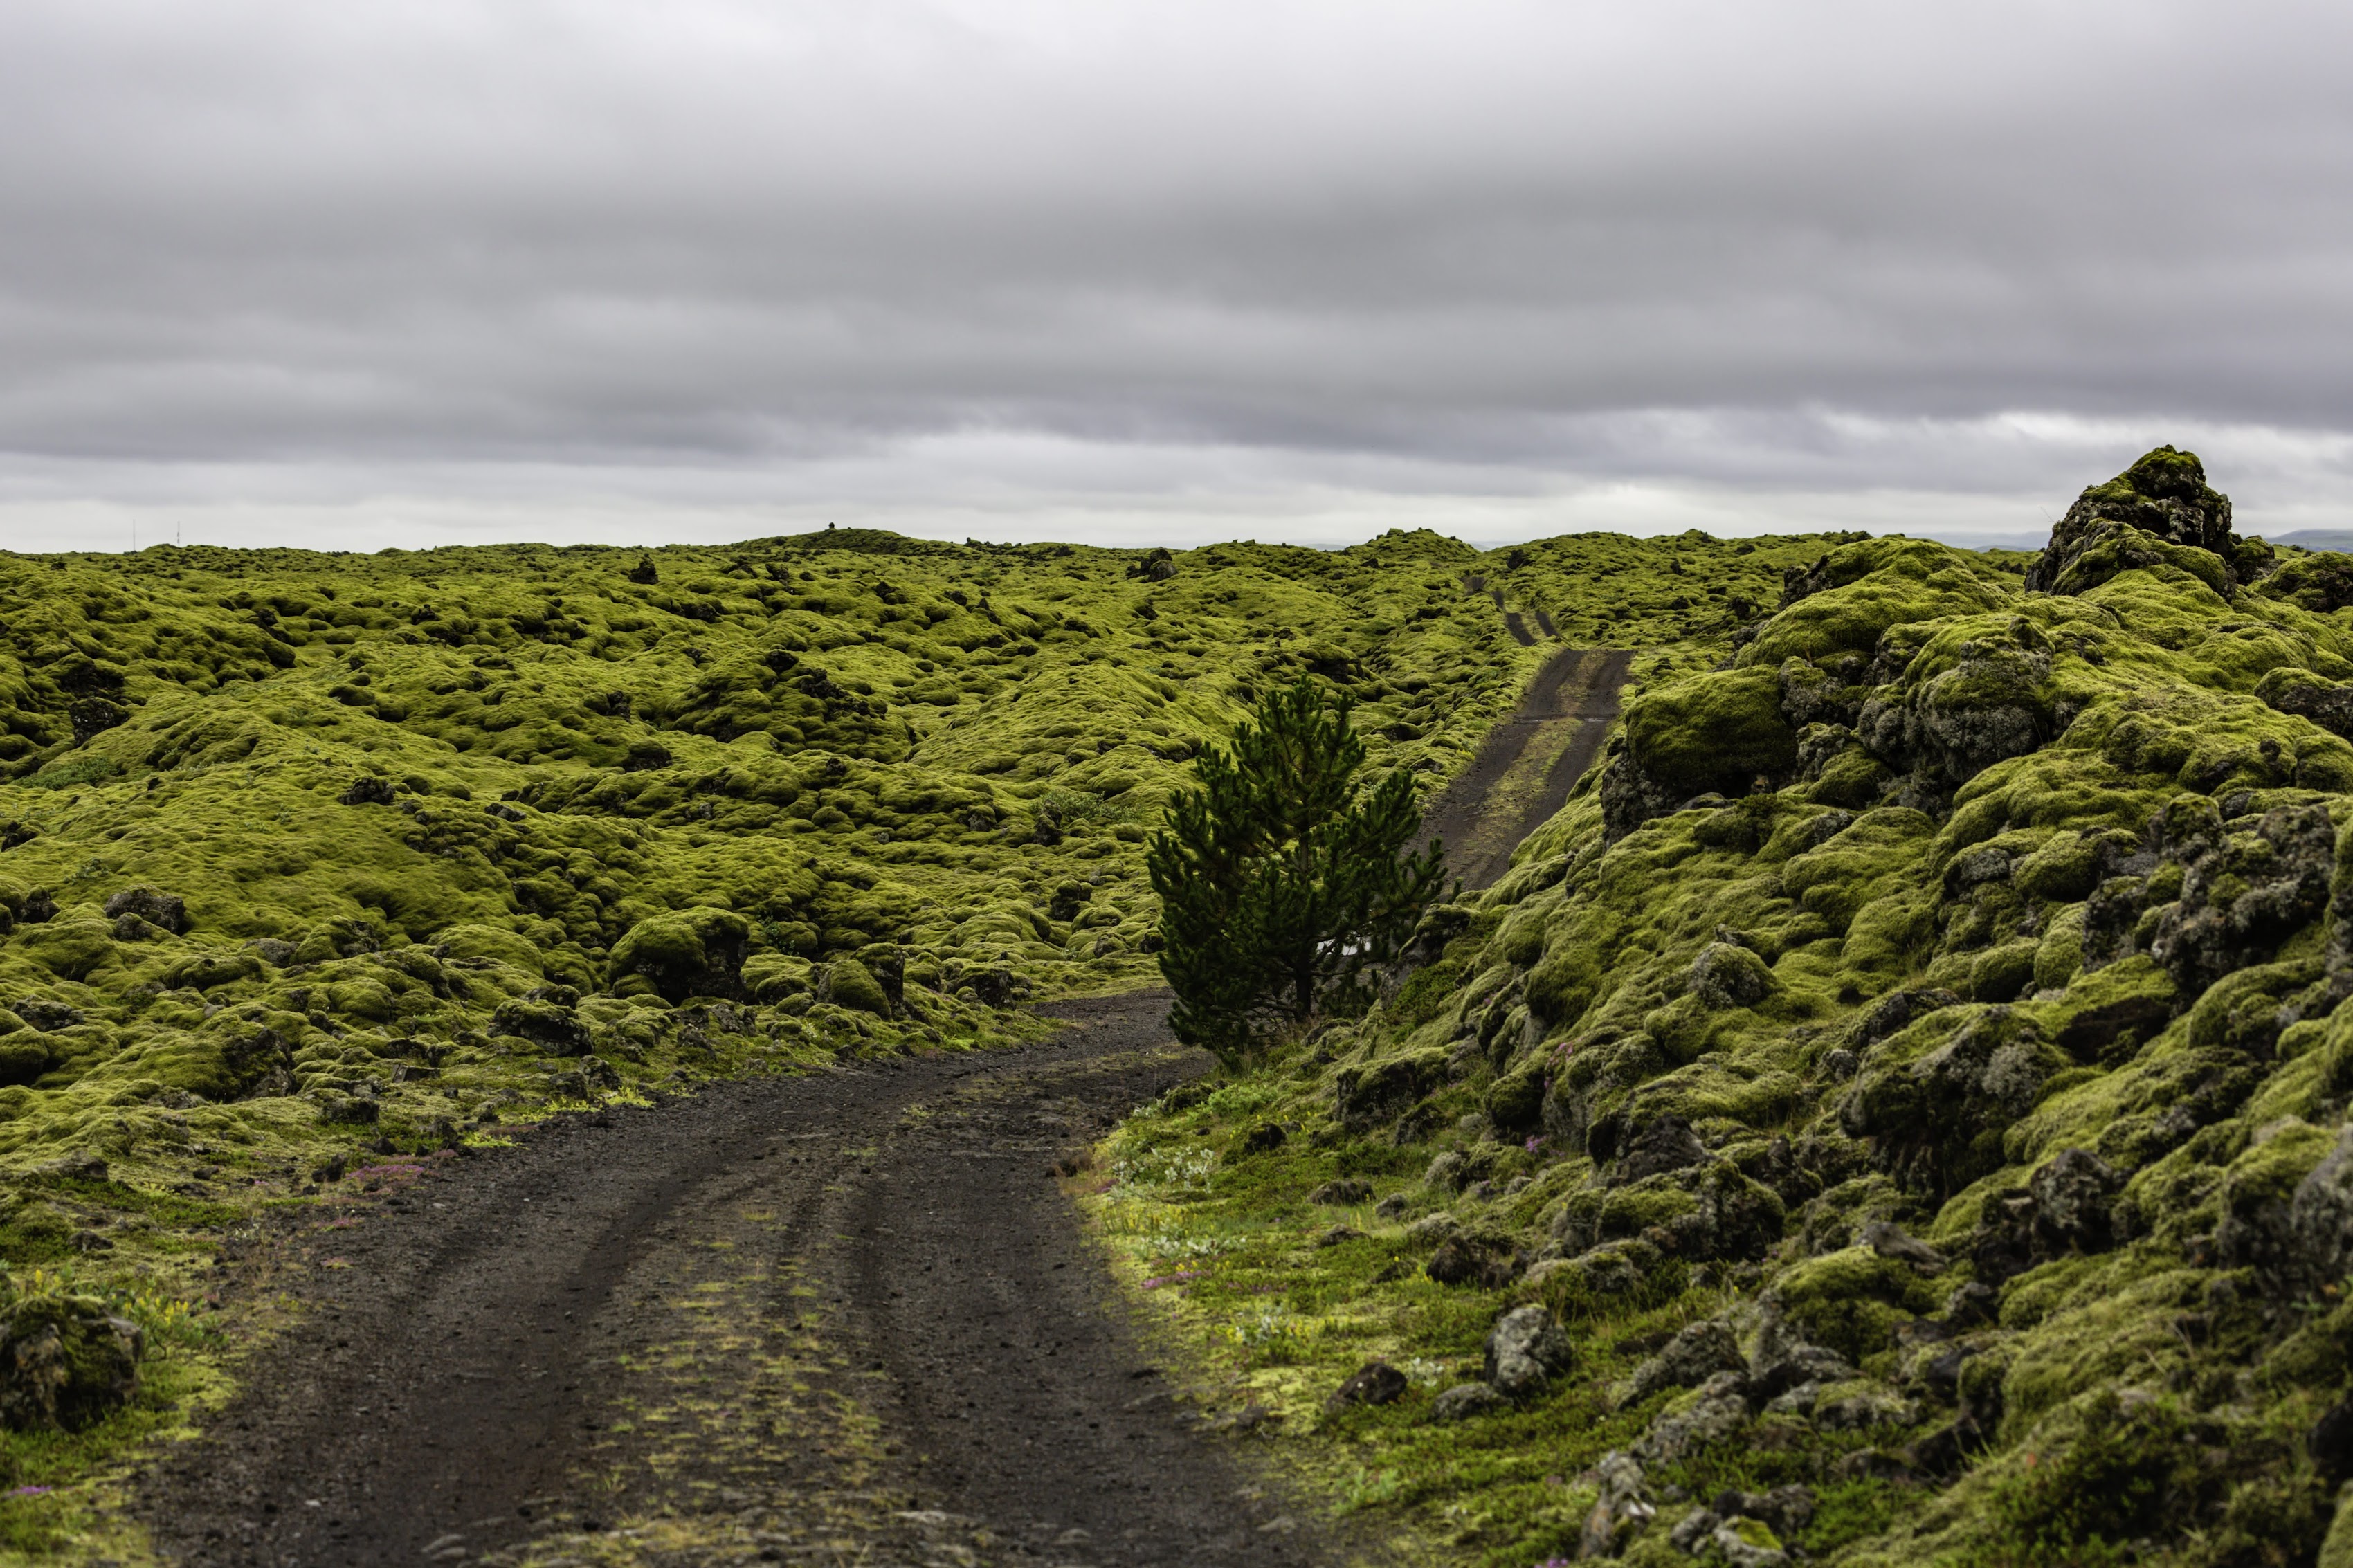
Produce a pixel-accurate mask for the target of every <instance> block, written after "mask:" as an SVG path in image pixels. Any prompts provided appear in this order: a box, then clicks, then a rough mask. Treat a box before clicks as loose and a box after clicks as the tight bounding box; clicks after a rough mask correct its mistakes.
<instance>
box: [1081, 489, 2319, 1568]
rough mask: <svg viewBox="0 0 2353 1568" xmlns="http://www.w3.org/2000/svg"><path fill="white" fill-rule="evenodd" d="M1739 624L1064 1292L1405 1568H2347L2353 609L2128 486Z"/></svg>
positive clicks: (1225, 1109)
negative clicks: (1222, 1397)
mask: <svg viewBox="0 0 2353 1568" xmlns="http://www.w3.org/2000/svg"><path fill="white" fill-rule="evenodd" d="M1761 607H1762V608H1763V609H1764V610H1765V611H1766V613H1764V614H1762V615H1761V616H1755V617H1748V618H1746V619H1745V621H1744V624H1742V625H1741V626H1739V628H1738V629H1737V630H1736V631H1732V630H1730V629H1729V628H1727V631H1726V634H1725V635H1723V636H1722V637H1719V638H1718V639H1717V640H1716V642H1715V646H1714V647H1713V648H1712V649H1711V650H1710V651H1711V653H1712V655H1713V657H1712V658H1707V659H1706V660H1705V661H1704V666H1705V667H1704V668H1693V667H1692V666H1691V665H1690V664H1687V663H1679V664H1678V665H1677V667H1676V675H1675V678H1673V679H1656V680H1653V681H1651V682H1649V683H1646V684H1645V686H1644V687H1643V689H1641V690H1640V691H1639V692H1637V693H1636V694H1634V695H1633V696H1632V697H1631V698H1630V700H1629V701H1628V703H1627V705H1626V708H1625V710H1624V714H1623V721H1622V728H1621V731H1620V736H1619V738H1618V740H1617V741H1616V742H1614V743H1613V744H1612V746H1611V747H1610V751H1609V756H1608V757H1607V758H1606V760H1605V761H1604V763H1602V764H1601V765H1599V766H1598V767H1597V768H1596V769H1594V770H1593V771H1592V772H1591V773H1589V774H1588V776H1587V777H1586V778H1585V779H1584V780H1583V781H1582V783H1581V784H1579V785H1578V786H1577V790H1576V792H1575V794H1574V795H1573V796H1572V798H1571V800H1570V802H1569V803H1568V805H1567V806H1566V807H1565V808H1564V809H1563V810H1562V811H1561V812H1560V813H1559V815H1558V816H1556V818H1555V819H1554V820H1553V821H1552V822H1551V823H1549V824H1548V825H1547V826H1545V827H1544V828H1543V829H1542V830H1541V831H1539V832H1537V833H1535V835H1534V836H1532V837H1529V838H1528V839H1527V840H1526V842H1525V844H1523V846H1522V847H1521V848H1520V850H1519V852H1518V854H1517V856H1516V858H1515V862H1514V868H1513V870H1512V871H1511V873H1510V874H1509V875H1508V876H1507V877H1505V878H1504V879H1503V880H1502V881H1501V882H1500V883H1499V884H1498V885H1496V886H1495V887H1493V889H1489V890H1487V891H1485V892H1484V893H1481V894H1477V895H1473V896H1469V897H1465V898H1463V899H1461V900H1459V901H1455V902H1451V903H1449V904H1444V905H1440V907H1438V908H1437V909H1435V910H1432V911H1431V913H1430V915H1429V916H1428V917H1427V918H1426V919H1425V920H1424V921H1423V922H1422V924H1421V926H1420V929H1419V934H1418V936H1417V938H1416V941H1415V944H1414V946H1413V948H1412V950H1411V951H1410V952H1409V962H1408V963H1405V964H1403V965H1400V966H1398V968H1397V969H1396V970H1394V971H1393V972H1392V973H1391V974H1390V976H1389V978H1388V984H1386V985H1385V986H1384V987H1383V988H1382V991H1381V994H1380V996H1379V998H1378V1000H1377V1002H1375V1003H1374V1004H1373V1005H1371V1006H1370V1007H1369V1009H1368V1010H1366V1012H1365V1013H1364V1014H1363V1016H1357V1017H1335V1018H1329V1019H1326V1020H1324V1021H1321V1022H1319V1023H1317V1024H1315V1025H1314V1026H1310V1027H1306V1028H1302V1029H1294V1030H1291V1031H1289V1032H1287V1033H1284V1034H1281V1035H1277V1036H1274V1037H1270V1038H1269V1039H1268V1040H1267V1041H1266V1042H1265V1055H1264V1056H1263V1058H1262V1059H1261V1061H1260V1063H1259V1064H1258V1065H1257V1066H1255V1067H1254V1068H1251V1069H1250V1070H1248V1071H1245V1072H1240V1073H1236V1074H1231V1075H1229V1076H1227V1077H1226V1078H1224V1079H1219V1080H1210V1081H1204V1082H1201V1083H1199V1084H1197V1085H1191V1086H1187V1087H1186V1088H1184V1089H1179V1090H1176V1091H1174V1092H1172V1093H1170V1094H1169V1095H1168V1096H1166V1098H1165V1099H1164V1100H1162V1101H1161V1102H1159V1103H1158V1104H1157V1105H1155V1106H1154V1107H1152V1108H1151V1109H1150V1110H1147V1111H1145V1112H1144V1113H1142V1114H1139V1115H1137V1116H1136V1117H1134V1118H1133V1119H1132V1120H1131V1121H1129V1122H1128V1123H1126V1124H1125V1125H1124V1127H1123V1129H1122V1130H1121V1131H1119V1132H1118V1133H1117V1134H1116V1135H1115V1136H1113V1138H1112V1139H1111V1140H1110V1141H1109V1142H1108V1143H1107V1144H1106V1146H1105V1147H1104V1148H1103V1150H1102V1151H1101V1153H1100V1160H1101V1166H1100V1171H1099V1173H1098V1180H1097V1181H1096V1183H1095V1187H1096V1189H1097V1190H1096V1192H1095V1194H1094V1196H1093V1197H1092V1199H1091V1202H1092V1205H1093V1206H1094V1210H1095V1212H1096V1214H1097V1215H1098V1216H1099V1219H1100V1221H1101V1225H1102V1227H1103V1234H1104V1236H1105V1237H1106V1240H1107V1242H1108V1243H1109V1245H1110V1246H1111V1247H1112V1248H1113V1252H1114V1255H1115V1256H1116V1258H1118V1260H1119V1266H1120V1267H1121V1268H1123V1269H1124V1270H1125V1271H1126V1272H1127V1274H1128V1275H1129V1277H1130V1278H1131V1279H1132V1281H1133V1282H1134V1286H1135V1288H1136V1289H1137V1290H1138V1292H1139V1295H1140V1296H1141V1298H1142V1299H1143V1300H1145V1301H1147V1302H1150V1303H1152V1304H1153V1306H1154V1308H1155V1310H1157V1311H1158V1313H1159V1314H1160V1316H1161V1318H1162V1321H1164V1323H1165V1324H1166V1328H1167V1330H1168V1331H1169V1332H1171V1333H1172V1334H1174V1335H1176V1336H1177V1337H1178V1338H1179V1339H1181V1340H1184V1341H1186V1342H1188V1343H1190V1344H1191V1345H1192V1346H1193V1347H1194V1349H1195V1351H1196V1352H1197V1353H1198V1354H1199V1355H1200V1356H1202V1357H1203V1358H1205V1359H1206V1360H1207V1361H1208V1363H1210V1364H1211V1365H1212V1366H1214V1367H1216V1368H1218V1369H1219V1370H1220V1371H1221V1373H1222V1374H1223V1375H1224V1376H1226V1377H1229V1378H1230V1379H1231V1382H1230V1384H1229V1385H1228V1397H1229V1401H1230V1403H1231V1405H1233V1407H1234V1409H1233V1411H1232V1412H1231V1413H1230V1414H1231V1415H1232V1424H1233V1425H1235V1426H1239V1427H1241V1428H1245V1429H1247V1430H1248V1431H1250V1433H1251V1434H1252V1435H1253V1436H1255V1437H1257V1438H1259V1439H1261V1440H1262V1441H1263V1442H1264V1443H1265V1444H1266V1445H1267V1449H1268V1451H1269V1452H1270V1453H1271V1454H1274V1455H1276V1456H1279V1457H1281V1458H1283V1459H1285V1460H1286V1461H1288V1462H1290V1463H1292V1464H1293V1465H1295V1466H1296V1467H1298V1468H1300V1469H1301V1470H1303V1472H1305V1473H1306V1474H1307V1475H1308V1477H1309V1478H1310V1479H1311V1483H1312V1484H1313V1485H1314V1486H1316V1487H1318V1488H1320V1489H1324V1490H1325V1491H1326V1492H1327V1494H1328V1495H1331V1496H1334V1497H1335V1498H1337V1499H1339V1500H1340V1502H1341V1507H1342V1508H1343V1510H1344V1511H1345V1512H1346V1513H1348V1514H1349V1515H1350V1516H1351V1517H1353V1518H1354V1519H1356V1521H1358V1523H1359V1524H1360V1525H1361V1526H1362V1527H1363V1528H1364V1529H1365V1530H1366V1531H1367V1532H1368V1533H1369V1534H1371V1535H1372V1536H1374V1537H1375V1538H1380V1537H1385V1536H1387V1537H1395V1538H1398V1539H1399V1540H1402V1541H1405V1542H1410V1543H1412V1545H1411V1548H1410V1550H1411V1552H1413V1553H1415V1554H1418V1555H1419V1556H1420V1557H1421V1558H1422V1559H1423V1560H1451V1561H1461V1562H1465V1563H1482V1564H1490V1565H1493V1568H1528V1565H1529V1564H1544V1563H1549V1562H1551V1561H1554V1560H1577V1559H1591V1558H1616V1559H1620V1560H1622V1561H1625V1562H1629V1563H1648V1564H1672V1563H1685V1562H1702V1563H1732V1564H1742V1565H1750V1564H1769V1563H1781V1562H1785V1561H1789V1562H1794V1561H1817V1562H1819V1561H1835V1562H1839V1563H1852V1564H1898V1563H1901V1564H1932V1563H1955V1564H1964V1563H1966V1564H2014V1565H2025V1564H2053V1565H2057V1564H2075V1563H2170V1564H2184V1565H2188V1564H2201V1565H2209V1564H2211V1565H2223V1564H2230V1565H2234V1568H2235V1565H2245V1568H2257V1565H2263V1564H2292V1563H2306V1564H2309V1563H2314V1562H2316V1561H2318V1562H2320V1563H2325V1564H2334V1563H2339V1562H2353V1522H2348V1523H2346V1524H2343V1525H2340V1526H2339V1527H2338V1528H2337V1530H2336V1531H2335V1532H2334V1533H2333V1534H2332V1531H2331V1522H2332V1520H2333V1519H2336V1518H2337V1517H2339V1516H2338V1515H2337V1498H2338V1489H2339V1487H2340V1485H2341V1484H2343V1483H2345V1482H2346V1481H2347V1480H2348V1477H2353V1403H2348V1401H2347V1387H2348V1380H2353V1298H2348V1294H2347V1289H2346V1280H2347V1275H2348V1268H2353V1126H2348V1121H2347V1110H2348V1100H2349V1099H2353V1005H2348V998H2353V956H2348V955H2353V925H2348V921H2353V837H2341V836H2340V830H2341V829H2346V828H2348V827H2353V821H2348V816H2347V813H2348V803H2347V797H2348V794H2353V745H2348V739H2347V737H2348V735H2353V696H2348V693H2353V684H2348V682H2353V562H2348V560H2347V559H2346V558H2344V557H2339V556H2327V555H2304V554H2298V553H2292V552H2274V551H2273V550H2272V549H2271V548H2270V547H2269V546H2267V545H2265V544H2263V542H2261V541H2255V540H2246V539H2242V538H2239V537H2238V536H2237V535H2235V534H2234V533H2233V532H2232V527H2231V515H2230V508H2229V503H2228V501H2227V500H2225V499H2224V498H2223V497H2221V495H2220V494H2218V493H2216V492H2215V491H2213V490H2212V489H2210V488H2208V486H2207V484H2206V482H2205V476H2204V474H2203V472H2202V469H2201V468H2200V466H2199V464H2198V462H2197V459H2195V458H2192V457H2189V455H2188V454H2183V453H2177V452H2174V451H2172V450H2171V449H2170V448H2160V449H2159V450H2158V451H2156V452H2152V453H2150V454H2149V455H2148V456H2147V457H2146V458H2142V459H2141V460H2140V461H2139V462H2138V463H2137V464H2135V465H2134V466H2133V468H2131V469H2130V470H2128V471H2127V472H2126V473H2125V474H2123V475H2121V476H2119V477H2118V478H2117V479H2114V480H2111V481H2108V482H2106V483H2104V484H2100V485H2096V486H2094V487H2093V488H2092V489H2088V490H2086V491H2085V492H2084V494H2083V496H2082V497H2081V498H2080V499H2079V500H2077V501H2076V503H2075V504H2074V506H2073V509H2072V510H2069V511H2068V513H2067V515H2066V517H2065V519H2064V520H2063V521H2062V522H2061V523H2060V524H2059V525H2058V527H2057V529H2056V530H2055V531H2054V533H2053V537H2052V545H2051V548H2050V549H2049V550H2047V551H2046V552H2042V554H2041V555H2040V556H2039V557H2038V556H2034V555H2005V554H1999V553H1971V552H1960V551H1956V550H1951V549H1947V548H1946V547H1944V546H1941V545H1936V544H1932V543H1926V542H1918V541H1912V540H1905V539H1873V540H1864V541H1857V542H1847V543H1844V544H1841V546H1840V547H1838V548H1836V549H1833V550H1831V551H1830V552H1827V553H1826V554H1823V555H1822V556H1821V557H1820V559H1819V560H1816V561H1813V562H1811V563H1803V564H1800V565H1797V566H1795V567H1794V568H1793V569H1792V570H1791V571H1790V572H1789V574H1788V580H1787V582H1786V584H1785V585H1784V586H1783V587H1782V588H1781V590H1780V591H1779V592H1778V595H1775V596H1774V598H1773V600H1772V601H1771V602H1770V603H1769V604H1767V605H1762V606H1761ZM2340 844H2342V845H2344V846H2348V847H2340ZM2345 1517H2347V1518H2348V1521H2353V1510H2347V1515H2346V1516H2345ZM2324 1542H2327V1549H2326V1550H2325V1551H2324Z"/></svg>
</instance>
